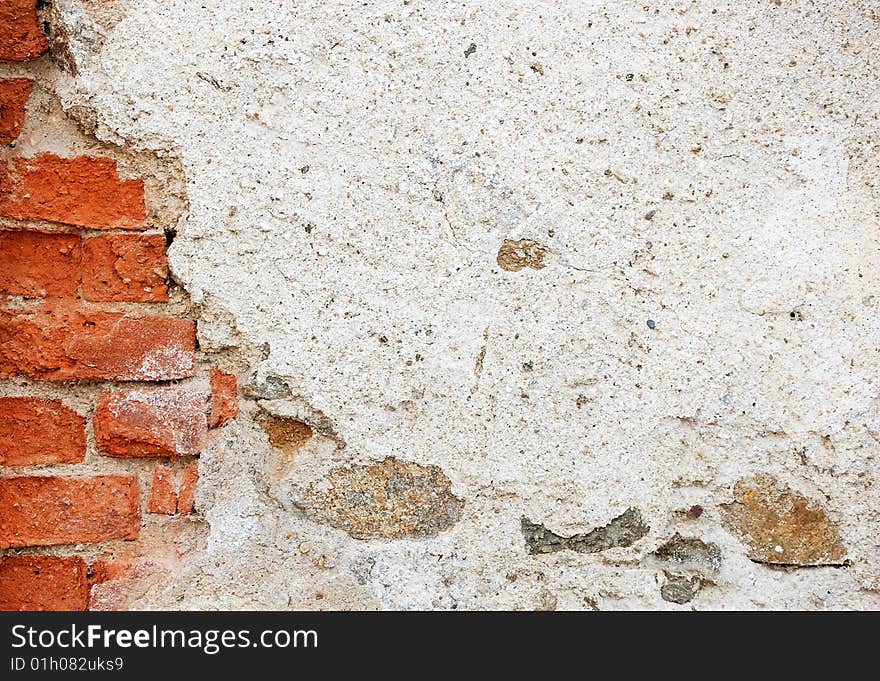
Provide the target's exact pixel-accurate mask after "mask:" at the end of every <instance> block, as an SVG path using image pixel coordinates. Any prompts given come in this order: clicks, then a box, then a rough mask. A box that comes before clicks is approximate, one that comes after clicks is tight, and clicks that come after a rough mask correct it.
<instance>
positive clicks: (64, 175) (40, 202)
mask: <svg viewBox="0 0 880 681" xmlns="http://www.w3.org/2000/svg"><path fill="white" fill-rule="evenodd" d="M0 217H7V218H14V219H17V220H48V221H50V222H60V223H62V224H66V225H75V226H77V227H91V228H93V229H134V230H142V229H145V228H146V225H145V219H146V218H145V209H144V184H143V182H141V181H140V180H121V179H120V178H119V175H118V173H117V171H116V162H115V161H114V160H113V159H109V158H98V157H92V156H80V157H77V158H61V157H59V156H56V155H54V154H48V153H46V154H39V155H38V156H35V157H33V158H18V159H16V160H15V161H14V162H13V166H12V168H11V169H7V170H6V172H5V173H4V176H3V177H2V178H0Z"/></svg>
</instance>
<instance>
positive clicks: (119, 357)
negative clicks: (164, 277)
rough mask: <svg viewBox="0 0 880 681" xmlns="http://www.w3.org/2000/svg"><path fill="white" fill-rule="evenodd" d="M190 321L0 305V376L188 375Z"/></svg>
mask: <svg viewBox="0 0 880 681" xmlns="http://www.w3.org/2000/svg"><path fill="white" fill-rule="evenodd" d="M195 340H196V339H195V323H194V322H193V321H192V320H190V319H175V318H172V317H136V316H128V315H125V314H122V313H112V312H92V311H85V310H80V309H72V308H49V307H46V308H44V309H42V310H37V311H13V310H0V378H10V377H13V376H21V375H23V376H30V377H31V378H38V379H43V380H50V381H70V380H90V381H91V380H102V381H103V380H106V381H163V380H171V379H178V378H186V377H188V376H191V375H192V374H193V371H194V367H195Z"/></svg>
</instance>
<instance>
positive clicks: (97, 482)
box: [0, 475, 140, 549]
mask: <svg viewBox="0 0 880 681" xmlns="http://www.w3.org/2000/svg"><path fill="white" fill-rule="evenodd" d="M139 529H140V512H139V507H138V486H137V478H135V477H132V476H122V475H99V476H95V477H84V478H62V477H51V476H43V477H10V478H0V549H5V548H20V547H24V546H53V545H56V544H79V543H93V542H104V541H111V540H114V539H137V536H138V530H139Z"/></svg>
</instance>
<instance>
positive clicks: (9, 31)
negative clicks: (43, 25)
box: [0, 0, 49, 61]
mask: <svg viewBox="0 0 880 681" xmlns="http://www.w3.org/2000/svg"><path fill="white" fill-rule="evenodd" d="M48 48H49V43H48V41H47V40H46V36H45V35H43V32H42V31H41V30H40V26H39V24H38V23H37V0H3V4H2V5H0V61H23V60H25V59H33V58H34V57H39V56H40V55H41V54H43V53H44V52H45V51H46V50H47V49H48Z"/></svg>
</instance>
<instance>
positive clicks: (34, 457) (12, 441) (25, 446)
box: [0, 397, 86, 466]
mask: <svg viewBox="0 0 880 681" xmlns="http://www.w3.org/2000/svg"><path fill="white" fill-rule="evenodd" d="M85 422H86V420H85V419H84V418H83V417H82V416H79V415H78V414H77V413H76V412H75V411H73V410H72V409H69V408H67V407H65V406H64V405H63V404H62V403H61V402H60V401H59V400H43V399H38V398H33V397H0V466H38V465H42V464H53V463H77V462H80V461H82V460H83V459H85V456H86V431H85Z"/></svg>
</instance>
